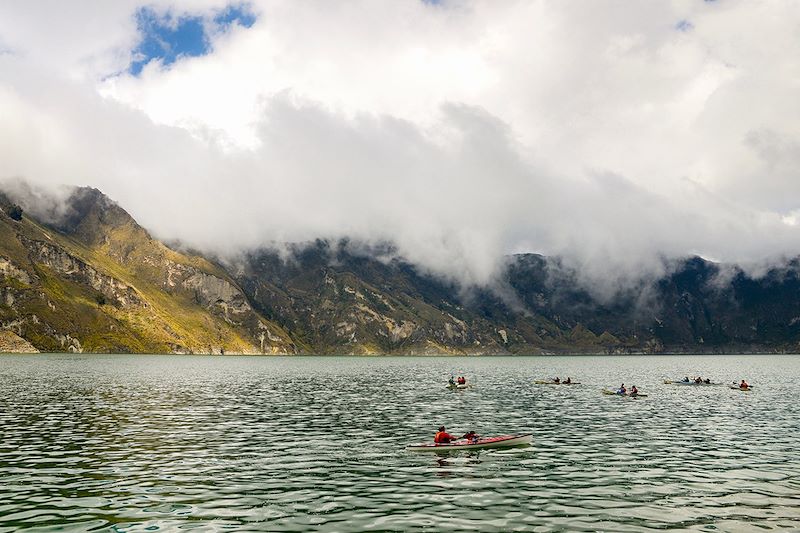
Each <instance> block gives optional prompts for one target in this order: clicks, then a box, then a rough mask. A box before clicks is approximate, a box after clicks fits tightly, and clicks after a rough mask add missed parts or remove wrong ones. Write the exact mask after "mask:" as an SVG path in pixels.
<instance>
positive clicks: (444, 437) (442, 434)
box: [433, 431, 450, 444]
mask: <svg viewBox="0 0 800 533" xmlns="http://www.w3.org/2000/svg"><path fill="white" fill-rule="evenodd" d="M433 442H435V443H436V444H447V443H448V442H450V434H449V433H447V432H446V431H439V432H437V433H436V435H435V436H434V437H433Z"/></svg>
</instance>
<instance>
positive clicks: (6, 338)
mask: <svg viewBox="0 0 800 533" xmlns="http://www.w3.org/2000/svg"><path fill="white" fill-rule="evenodd" d="M0 353H39V350H37V349H36V348H34V346H33V345H32V344H31V343H29V342H28V341H26V340H25V339H23V338H22V337H20V336H19V335H17V334H16V333H14V332H12V331H7V330H5V331H3V330H0Z"/></svg>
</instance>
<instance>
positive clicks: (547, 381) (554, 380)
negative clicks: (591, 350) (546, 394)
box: [534, 376, 581, 385]
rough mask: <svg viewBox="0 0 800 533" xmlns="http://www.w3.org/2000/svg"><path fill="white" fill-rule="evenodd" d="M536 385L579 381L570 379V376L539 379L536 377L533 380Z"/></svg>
mask: <svg viewBox="0 0 800 533" xmlns="http://www.w3.org/2000/svg"><path fill="white" fill-rule="evenodd" d="M534 383H536V384H537V385H580V384H581V382H580V381H572V378H570V377H567V379H561V378H560V377H558V376H556V377H554V378H553V379H551V380H541V379H537V380H536V381H534Z"/></svg>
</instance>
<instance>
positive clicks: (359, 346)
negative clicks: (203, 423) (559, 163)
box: [0, 187, 800, 354]
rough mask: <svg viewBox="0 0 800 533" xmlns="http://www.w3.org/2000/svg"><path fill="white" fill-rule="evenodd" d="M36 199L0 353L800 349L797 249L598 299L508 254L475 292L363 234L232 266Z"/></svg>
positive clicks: (13, 249) (682, 272) (15, 237)
mask: <svg viewBox="0 0 800 533" xmlns="http://www.w3.org/2000/svg"><path fill="white" fill-rule="evenodd" d="M30 202H31V201H30V199H26V198H15V197H14V196H13V194H7V193H2V192H0V275H2V282H1V283H0V332H3V337H2V338H0V351H17V350H18V351H22V350H27V351H29V350H30V349H38V350H40V351H91V352H97V351H107V352H159V353H160V352H168V353H247V354H283V353H287V354H297V353H319V354H378V353H381V354H384V353H385V354H545V353H666V352H669V353H689V352H700V353H718V352H740V351H748V352H776V351H777V352H783V351H797V350H798V348H800V276H798V272H800V262H799V261H798V260H797V259H794V260H792V261H789V262H788V263H787V264H786V265H783V266H776V267H773V268H772V269H770V270H768V271H767V272H766V273H765V275H764V276H762V277H760V278H753V277H750V276H748V275H747V274H746V273H745V272H743V271H742V270H741V269H738V268H736V267H729V266H720V265H716V264H714V263H712V262H709V261H706V260H704V259H702V258H699V257H689V258H686V259H683V260H681V261H679V262H677V263H675V265H674V266H673V268H672V269H671V270H669V271H668V273H667V274H665V275H664V276H662V277H660V278H658V279H655V280H650V281H648V282H644V281H643V282H640V283H639V284H638V285H631V287H629V288H628V289H627V290H622V291H617V292H616V293H615V294H614V295H613V296H612V297H610V298H602V299H601V298H598V297H597V296H596V295H593V294H592V292H591V291H589V290H587V289H586V288H584V285H583V284H582V283H581V282H580V280H579V279H578V273H577V272H576V271H574V270H571V269H569V268H567V267H566V266H564V264H563V263H562V262H561V261H560V260H559V259H558V258H549V257H545V256H541V255H538V254H517V255H513V256H509V257H507V258H506V264H505V268H504V269H503V270H502V272H501V275H500V277H499V278H498V280H497V282H496V284H495V285H494V286H490V287H463V286H460V285H458V284H457V283H455V282H453V281H452V280H448V279H445V278H438V277H435V276H432V275H430V274H429V273H426V272H424V271H422V270H420V269H419V268H418V267H417V266H415V265H413V264H411V263H409V262H407V261H405V260H404V259H402V258H401V257H398V256H396V254H394V253H391V252H392V250H391V248H390V247H388V248H386V249H381V248H376V247H372V248H371V249H367V250H361V249H359V247H358V246H355V245H354V244H353V243H351V242H350V241H348V240H341V241H337V242H329V241H324V240H317V241H315V242H312V243H307V244H303V245H287V247H286V250H284V251H283V252H282V253H278V252H277V251H275V250H274V249H270V248H263V249H259V250H250V251H246V252H243V253H242V254H241V256H240V257H238V258H237V259H236V260H235V261H232V260H228V261H225V260H221V259H215V258H213V257H210V256H203V255H201V254H200V253H197V252H194V251H191V252H190V251H186V250H184V251H181V250H179V249H175V248H173V247H170V246H167V245H166V244H164V243H163V242H161V241H159V240H157V239H154V238H153V237H152V236H151V235H150V233H149V232H148V231H147V230H146V229H144V228H142V227H141V226H140V225H139V224H138V223H137V222H136V221H135V220H134V219H133V217H131V216H130V215H129V214H128V213H127V212H126V211H125V210H124V209H123V208H122V207H121V206H119V205H118V204H117V203H116V202H114V201H113V200H111V199H109V198H108V197H107V196H105V195H104V194H103V193H102V192H100V191H99V190H97V189H92V188H88V187H83V188H76V189H74V190H72V192H71V193H70V195H69V196H68V197H67V199H66V200H64V201H63V204H61V205H60V206H59V208H58V209H57V210H56V211H57V212H55V211H54V213H53V214H52V215H47V216H43V215H41V214H39V213H37V214H36V215H32V214H31V213H32V212H35V211H36V210H35V209H29V208H31V207H32V204H31V203H30ZM20 205H22V206H23V207H20ZM33 207H35V206H33ZM723 270H724V272H725V274H726V275H725V276H722V273H723ZM723 277H725V279H724V280H723V279H722V278H723Z"/></svg>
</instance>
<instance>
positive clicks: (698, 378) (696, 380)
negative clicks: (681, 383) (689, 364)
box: [694, 376, 703, 385]
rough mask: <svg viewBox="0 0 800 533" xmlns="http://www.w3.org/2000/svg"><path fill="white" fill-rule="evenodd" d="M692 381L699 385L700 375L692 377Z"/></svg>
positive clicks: (700, 381)
mask: <svg viewBox="0 0 800 533" xmlns="http://www.w3.org/2000/svg"><path fill="white" fill-rule="evenodd" d="M694 382H695V383H697V384H698V385H699V384H700V383H702V382H703V379H702V378H701V377H700V376H697V377H696V378H694Z"/></svg>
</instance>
